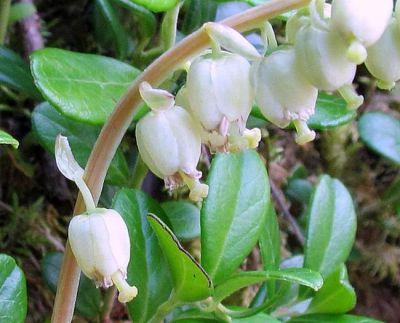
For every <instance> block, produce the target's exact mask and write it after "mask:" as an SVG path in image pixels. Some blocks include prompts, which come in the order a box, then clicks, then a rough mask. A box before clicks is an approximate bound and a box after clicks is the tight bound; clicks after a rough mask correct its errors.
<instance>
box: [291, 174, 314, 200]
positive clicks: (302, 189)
mask: <svg viewBox="0 0 400 323" xmlns="http://www.w3.org/2000/svg"><path fill="white" fill-rule="evenodd" d="M312 191H313V186H312V185H311V183H310V182H309V181H308V180H306V179H302V178H293V179H289V181H288V184H287V185H286V188H285V193H286V195H287V196H288V197H289V199H291V200H292V201H297V202H300V203H303V204H304V205H307V204H308V202H309V201H310V197H311V195H312Z"/></svg>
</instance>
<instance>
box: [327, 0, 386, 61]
mask: <svg viewBox="0 0 400 323" xmlns="http://www.w3.org/2000/svg"><path fill="white" fill-rule="evenodd" d="M392 11H393V0H333V2H332V20H331V23H332V26H331V27H332V30H335V31H338V32H339V33H341V34H342V35H343V36H344V37H345V38H346V39H347V40H348V41H349V42H350V43H351V45H350V47H349V50H348V57H349V59H351V60H353V61H354V62H355V63H357V64H360V63H362V62H363V61H364V60H365V59H366V50H365V47H368V46H371V45H372V44H374V43H375V42H376V41H378V39H379V38H380V37H381V36H382V34H383V32H384V31H385V28H386V26H387V25H388V23H389V20H390V17H391V16H392Z"/></svg>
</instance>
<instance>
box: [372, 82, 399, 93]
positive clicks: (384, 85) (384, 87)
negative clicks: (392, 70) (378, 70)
mask: <svg viewBox="0 0 400 323" xmlns="http://www.w3.org/2000/svg"><path fill="white" fill-rule="evenodd" d="M395 85H396V82H387V81H383V80H378V81H376V86H377V87H378V88H379V89H381V90H386V91H390V90H392V89H393V88H394V87H395Z"/></svg>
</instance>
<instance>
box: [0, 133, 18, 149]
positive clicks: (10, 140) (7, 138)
mask: <svg viewBox="0 0 400 323" xmlns="http://www.w3.org/2000/svg"><path fill="white" fill-rule="evenodd" d="M0 145H11V146H13V147H14V148H15V149H17V148H18V146H19V142H18V140H17V139H14V137H13V136H11V135H10V134H8V133H7V132H5V131H3V130H0Z"/></svg>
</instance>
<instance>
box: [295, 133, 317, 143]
mask: <svg viewBox="0 0 400 323" xmlns="http://www.w3.org/2000/svg"><path fill="white" fill-rule="evenodd" d="M314 139H315V131H313V130H309V131H307V132H305V133H298V134H297V135H296V143H297V144H299V145H305V144H306V143H308V142H310V141H313V140H314Z"/></svg>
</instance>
